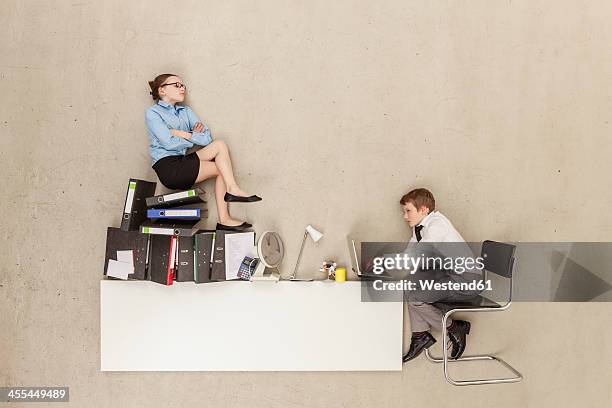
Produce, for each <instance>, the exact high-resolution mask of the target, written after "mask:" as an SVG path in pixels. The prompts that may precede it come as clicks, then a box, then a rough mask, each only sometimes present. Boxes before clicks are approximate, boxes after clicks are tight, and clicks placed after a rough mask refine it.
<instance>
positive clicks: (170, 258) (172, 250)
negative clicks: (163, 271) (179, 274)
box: [166, 236, 178, 285]
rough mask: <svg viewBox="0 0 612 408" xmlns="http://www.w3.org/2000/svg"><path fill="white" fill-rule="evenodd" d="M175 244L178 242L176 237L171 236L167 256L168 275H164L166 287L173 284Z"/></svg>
mask: <svg viewBox="0 0 612 408" xmlns="http://www.w3.org/2000/svg"><path fill="white" fill-rule="evenodd" d="M177 243H178V241H177V239H176V237H175V236H173V237H172V239H171V240H170V253H169V254H168V274H167V275H166V285H172V282H174V271H175V268H176V250H177Z"/></svg>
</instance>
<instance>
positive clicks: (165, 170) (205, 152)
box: [145, 74, 261, 231]
mask: <svg viewBox="0 0 612 408" xmlns="http://www.w3.org/2000/svg"><path fill="white" fill-rule="evenodd" d="M149 86H150V87H151V92H150V93H151V96H152V97H153V100H154V101H155V104H154V105H152V106H150V107H149V108H147V110H146V112H145V123H146V126H147V129H148V131H149V150H150V152H151V159H152V164H153V170H155V173H157V176H158V177H159V181H161V183H162V184H163V185H164V186H166V187H167V188H169V189H173V190H187V189H190V188H191V187H192V186H193V185H194V184H196V183H199V182H201V181H204V180H206V179H208V178H211V177H216V182H215V195H216V197H215V199H216V202H217V212H218V215H219V223H218V224H217V229H221V230H235V231H240V230H244V229H246V228H250V227H251V226H252V225H251V224H249V223H247V222H241V221H239V220H235V219H233V218H231V217H230V215H229V209H228V206H227V203H228V202H242V203H251V202H255V201H261V198H260V197H258V196H256V195H248V194H246V193H245V192H244V191H242V190H241V189H240V187H238V184H237V183H236V180H235V179H234V173H233V170H232V162H231V160H230V156H229V150H228V148H227V145H226V144H225V143H224V142H223V141H221V140H215V141H213V140H212V137H211V135H210V130H209V129H208V126H206V125H205V124H203V123H202V122H201V121H200V119H198V117H197V116H196V115H195V113H193V111H192V110H191V109H190V108H189V107H188V106H182V105H178V103H181V102H183V101H184V100H185V93H186V92H187V87H186V86H185V83H184V82H183V80H182V79H181V78H180V77H178V76H176V75H173V74H162V75H158V76H157V77H156V78H155V79H154V80H153V81H149ZM194 144H196V145H200V146H204V147H203V148H202V149H200V150H198V151H197V152H193V153H190V154H188V155H185V153H186V152H187V149H189V148H191V147H192V146H193V145H194Z"/></svg>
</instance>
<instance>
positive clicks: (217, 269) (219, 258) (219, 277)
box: [210, 230, 249, 282]
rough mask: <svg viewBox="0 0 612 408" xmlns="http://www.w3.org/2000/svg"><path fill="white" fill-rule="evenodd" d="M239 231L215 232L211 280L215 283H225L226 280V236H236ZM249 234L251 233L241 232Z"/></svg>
mask: <svg viewBox="0 0 612 408" xmlns="http://www.w3.org/2000/svg"><path fill="white" fill-rule="evenodd" d="M237 232H238V231H223V230H217V231H216V232H215V239H214V241H213V263H212V270H211V272H210V280H211V281H214V282H219V281H224V280H226V279H225V236H226V235H227V234H236V233H237ZM240 232H249V231H240Z"/></svg>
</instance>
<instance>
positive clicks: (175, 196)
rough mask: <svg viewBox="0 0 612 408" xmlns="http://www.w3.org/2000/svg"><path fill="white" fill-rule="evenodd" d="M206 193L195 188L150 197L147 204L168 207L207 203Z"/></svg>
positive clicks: (153, 206)
mask: <svg viewBox="0 0 612 408" xmlns="http://www.w3.org/2000/svg"><path fill="white" fill-rule="evenodd" d="M204 195H205V193H204V191H203V190H202V189H199V188H193V189H191V190H185V191H179V192H176V193H170V194H163V195H158V196H153V197H148V198H147V199H146V204H147V207H149V208H168V207H176V206H179V205H184V204H195V203H205V202H206V200H205V199H204Z"/></svg>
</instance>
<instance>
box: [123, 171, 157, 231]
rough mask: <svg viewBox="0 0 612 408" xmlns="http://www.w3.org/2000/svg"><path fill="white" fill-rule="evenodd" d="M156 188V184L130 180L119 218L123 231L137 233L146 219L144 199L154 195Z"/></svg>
mask: <svg viewBox="0 0 612 408" xmlns="http://www.w3.org/2000/svg"><path fill="white" fill-rule="evenodd" d="M156 186H157V183H153V182H150V181H144V180H138V179H132V178H131V179H130V181H129V183H128V188H127V192H126V193H125V204H124V207H123V217H122V218H121V229H122V230H123V231H138V227H140V224H142V222H143V221H144V220H146V219H147V205H146V199H147V197H151V196H152V195H154V194H155V187H156Z"/></svg>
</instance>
